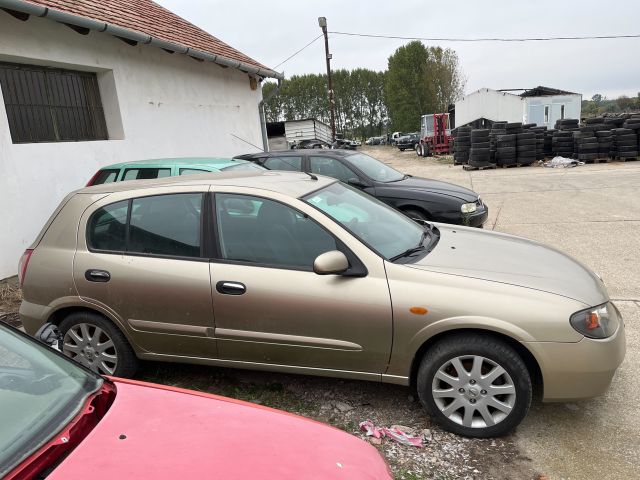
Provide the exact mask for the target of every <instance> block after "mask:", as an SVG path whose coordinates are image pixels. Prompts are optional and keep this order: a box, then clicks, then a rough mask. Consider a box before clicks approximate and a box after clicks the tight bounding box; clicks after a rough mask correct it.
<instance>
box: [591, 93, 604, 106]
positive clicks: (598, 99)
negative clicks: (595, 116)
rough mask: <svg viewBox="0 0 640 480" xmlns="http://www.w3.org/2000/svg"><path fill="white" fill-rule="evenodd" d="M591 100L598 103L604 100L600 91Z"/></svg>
mask: <svg viewBox="0 0 640 480" xmlns="http://www.w3.org/2000/svg"><path fill="white" fill-rule="evenodd" d="M591 100H592V101H593V102H594V103H596V105H598V104H600V102H602V100H603V98H602V95H600V94H599V93H596V94H595V95H594V96H593V97H591Z"/></svg>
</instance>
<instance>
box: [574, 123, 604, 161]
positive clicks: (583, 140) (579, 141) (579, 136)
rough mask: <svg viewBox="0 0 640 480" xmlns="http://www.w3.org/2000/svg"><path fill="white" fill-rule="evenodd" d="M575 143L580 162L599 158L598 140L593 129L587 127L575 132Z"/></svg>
mask: <svg viewBox="0 0 640 480" xmlns="http://www.w3.org/2000/svg"><path fill="white" fill-rule="evenodd" d="M573 141H574V145H575V150H576V154H577V157H578V160H580V161H581V162H588V161H593V160H595V159H597V158H598V140H597V138H596V136H595V135H594V132H593V130H592V129H590V128H588V127H587V128H581V129H580V130H579V131H577V132H573Z"/></svg>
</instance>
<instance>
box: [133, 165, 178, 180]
mask: <svg viewBox="0 0 640 480" xmlns="http://www.w3.org/2000/svg"><path fill="white" fill-rule="evenodd" d="M170 176H171V169H170V168H127V169H126V170H125V172H124V177H122V180H148V179H150V178H164V177H170Z"/></svg>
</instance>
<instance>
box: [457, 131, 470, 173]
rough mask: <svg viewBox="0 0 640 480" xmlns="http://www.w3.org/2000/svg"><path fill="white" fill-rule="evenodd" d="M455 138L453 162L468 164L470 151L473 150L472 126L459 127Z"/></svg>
mask: <svg viewBox="0 0 640 480" xmlns="http://www.w3.org/2000/svg"><path fill="white" fill-rule="evenodd" d="M455 139H456V140H455V144H454V150H453V164H454V165H466V164H467V163H469V151H470V150H471V127H458V128H457V132H456V133H455Z"/></svg>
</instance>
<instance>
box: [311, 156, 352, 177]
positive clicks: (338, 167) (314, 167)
mask: <svg viewBox="0 0 640 480" xmlns="http://www.w3.org/2000/svg"><path fill="white" fill-rule="evenodd" d="M309 163H310V167H311V172H312V173H317V174H318V175H326V176H327V177H333V178H337V179H338V180H340V181H342V182H345V183H346V182H348V181H349V179H351V178H358V176H357V175H356V174H355V173H354V172H352V171H351V170H350V169H349V168H347V167H345V166H344V165H343V164H342V163H341V162H340V161H338V160H336V159H335V158H330V157H311V158H310V159H309Z"/></svg>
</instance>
